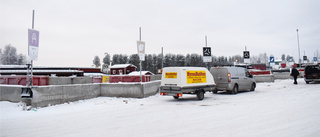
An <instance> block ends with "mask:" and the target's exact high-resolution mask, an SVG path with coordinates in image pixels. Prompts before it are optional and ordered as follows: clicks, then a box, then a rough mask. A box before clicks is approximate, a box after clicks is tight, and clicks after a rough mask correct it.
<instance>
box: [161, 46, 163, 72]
mask: <svg viewBox="0 0 320 137" xmlns="http://www.w3.org/2000/svg"><path fill="white" fill-rule="evenodd" d="M162 69H163V47H161V70H162ZM161 73H162V72H161Z"/></svg>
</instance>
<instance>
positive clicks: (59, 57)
mask: <svg viewBox="0 0 320 137" xmlns="http://www.w3.org/2000/svg"><path fill="white" fill-rule="evenodd" d="M0 5H1V8H0V9H1V13H0V15H1V18H0V21H1V33H0V34H1V36H0V38H1V41H0V48H2V49H3V48H4V47H5V45H7V44H12V45H13V46H14V47H16V48H17V50H18V51H17V52H18V53H23V54H26V55H27V54H28V53H27V51H28V40H27V37H28V28H32V10H35V29H36V30H38V31H40V42H39V43H40V44H39V56H38V57H39V59H38V61H34V64H35V65H37V66H83V67H87V66H91V65H92V64H93V63H92V61H93V58H94V56H95V55H98V56H99V57H100V59H101V60H102V58H103V57H104V53H106V52H107V53H109V54H111V55H113V54H127V55H131V54H135V53H137V40H139V27H141V28H142V41H145V42H146V53H147V54H159V53H161V47H163V48H164V54H166V53H173V54H184V55H186V54H188V53H190V54H191V53H198V54H202V47H204V46H205V36H207V39H208V47H211V48H212V55H214V56H231V55H242V53H243V50H245V46H247V49H248V50H249V51H250V54H251V55H259V54H260V53H267V55H268V56H270V55H271V54H273V55H274V56H275V57H276V58H281V54H285V55H292V56H294V58H295V60H296V61H298V42H297V31H296V29H299V37H300V50H301V58H302V56H303V55H304V52H305V54H306V55H307V56H308V58H309V59H310V60H312V57H313V56H314V53H315V52H316V51H317V50H320V8H319V7H320V1H319V0H223V1H222V0H1V3H0ZM319 54H320V53H319ZM319 56H320V55H319Z"/></svg>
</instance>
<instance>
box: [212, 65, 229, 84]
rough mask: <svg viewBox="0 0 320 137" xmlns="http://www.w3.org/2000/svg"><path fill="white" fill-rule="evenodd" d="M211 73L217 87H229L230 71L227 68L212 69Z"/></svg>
mask: <svg viewBox="0 0 320 137" xmlns="http://www.w3.org/2000/svg"><path fill="white" fill-rule="evenodd" d="M210 73H211V74H212V76H213V79H214V81H215V83H216V87H217V88H219V87H221V88H225V87H227V86H228V79H229V78H228V69H227V68H219V67H216V68H211V70H210Z"/></svg>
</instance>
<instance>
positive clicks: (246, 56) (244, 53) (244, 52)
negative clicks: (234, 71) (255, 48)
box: [243, 51, 250, 59]
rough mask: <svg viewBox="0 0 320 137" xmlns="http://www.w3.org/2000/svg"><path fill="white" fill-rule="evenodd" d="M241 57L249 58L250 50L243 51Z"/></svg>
mask: <svg viewBox="0 0 320 137" xmlns="http://www.w3.org/2000/svg"><path fill="white" fill-rule="evenodd" d="M243 58H245V59H250V52H249V51H243Z"/></svg>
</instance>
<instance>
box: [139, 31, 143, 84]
mask: <svg viewBox="0 0 320 137" xmlns="http://www.w3.org/2000/svg"><path fill="white" fill-rule="evenodd" d="M139 39H140V41H141V27H139ZM141 62H142V61H141V59H140V82H142V74H141V71H142V63H141Z"/></svg>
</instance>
